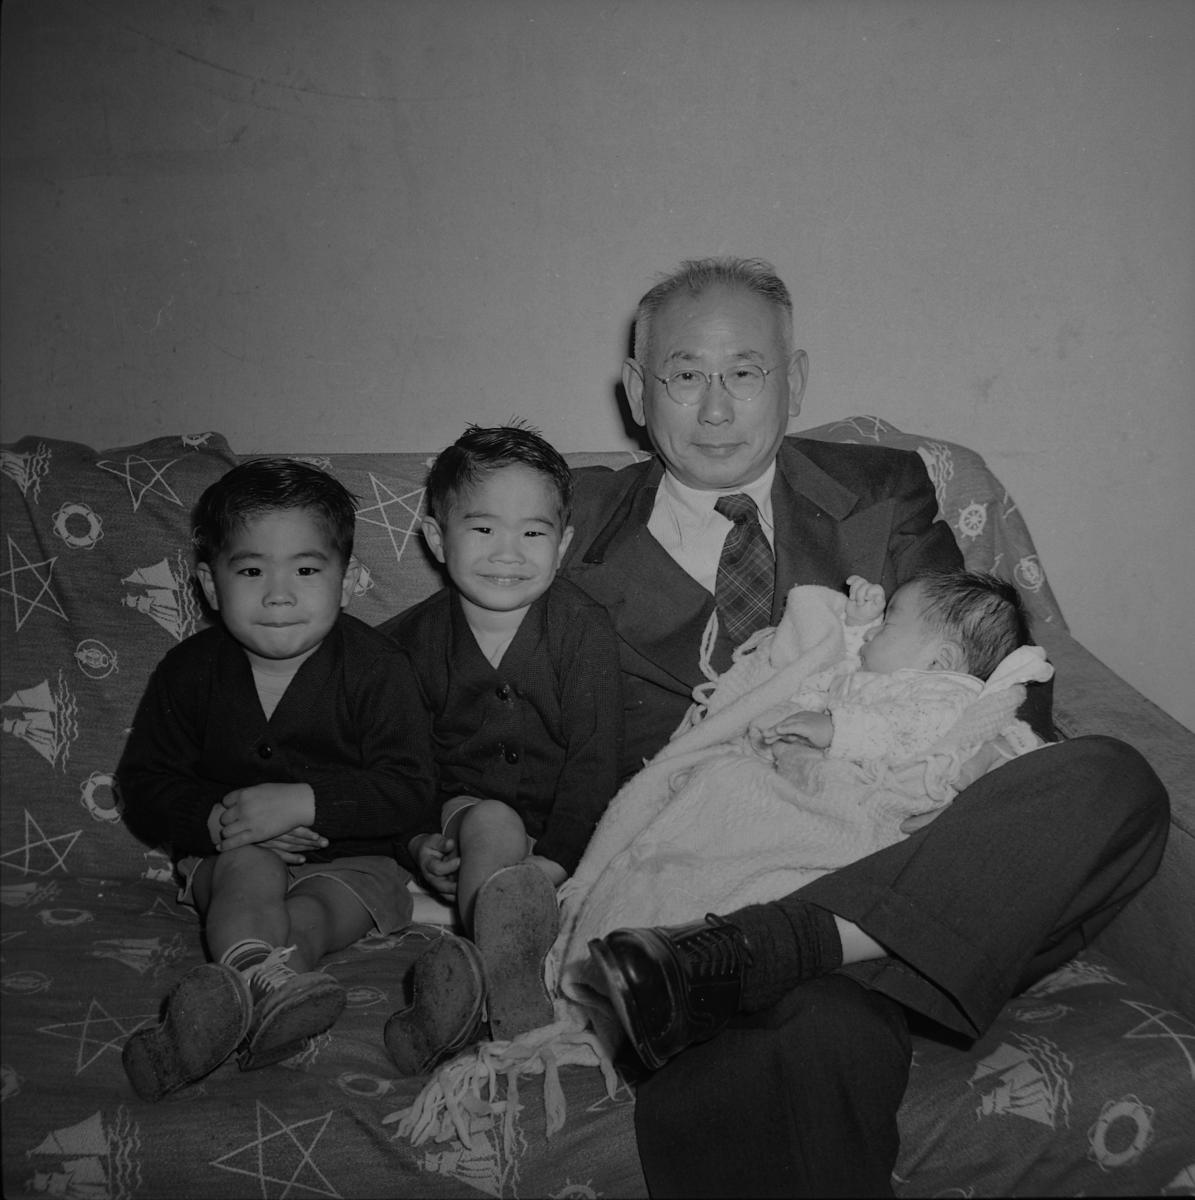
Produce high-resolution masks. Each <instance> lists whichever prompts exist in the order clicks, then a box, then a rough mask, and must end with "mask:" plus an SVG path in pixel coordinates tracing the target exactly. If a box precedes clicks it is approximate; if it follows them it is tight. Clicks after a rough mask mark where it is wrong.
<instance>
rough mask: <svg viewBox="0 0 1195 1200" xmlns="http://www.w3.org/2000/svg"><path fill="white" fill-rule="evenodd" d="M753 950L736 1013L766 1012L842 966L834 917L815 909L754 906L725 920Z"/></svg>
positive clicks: (811, 907) (822, 910)
mask: <svg viewBox="0 0 1195 1200" xmlns="http://www.w3.org/2000/svg"><path fill="white" fill-rule="evenodd" d="M726 920H727V921H728V922H729V923H730V924H731V925H736V926H737V927H738V928H739V929H740V930H741V931H742V933H743V935H744V937H746V939H747V943H748V945H749V946H750V947H751V965H750V966H749V967H748V968H747V971H746V973H745V976H744V978H743V994H742V997H741V999H740V1001H739V1008H740V1009H741V1010H742V1011H743V1012H758V1011H759V1010H760V1009H763V1008H770V1007H771V1006H772V1005H773V1004H775V1003H777V1001H779V1000H780V999H781V997H782V996H785V995H786V994H787V993H788V992H790V991H792V989H793V988H794V987H796V986H797V984H798V983H803V982H804V981H805V980H807V979H814V978H816V977H817V976H818V975H825V974H826V973H827V972H828V971H833V970H834V969H835V968H836V967H840V966H842V939H841V938H840V937H839V936H838V926H837V925H836V924H835V923H834V914H833V913H832V912H830V911H829V910H828V909H825V908H819V907H818V906H817V905H816V904H809V903H806V902H802V903H799V904H785V905H780V904H774V903H773V904H752V905H750V906H749V907H748V908H742V909H739V911H738V912H736V913H734V914H732V915H730V916H728V917H727V918H726Z"/></svg>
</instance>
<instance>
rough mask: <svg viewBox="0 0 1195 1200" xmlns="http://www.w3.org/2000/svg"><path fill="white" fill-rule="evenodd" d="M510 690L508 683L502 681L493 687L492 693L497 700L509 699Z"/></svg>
mask: <svg viewBox="0 0 1195 1200" xmlns="http://www.w3.org/2000/svg"><path fill="white" fill-rule="evenodd" d="M510 692H511V688H510V684H509V683H504V684H502V685H501V686H500V687H497V688H495V689H494V695H495V696H497V697H498V699H499V700H509V699H510Z"/></svg>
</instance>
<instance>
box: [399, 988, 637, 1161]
mask: <svg viewBox="0 0 1195 1200" xmlns="http://www.w3.org/2000/svg"><path fill="white" fill-rule="evenodd" d="M556 1015H557V1020H555V1021H554V1022H553V1023H552V1024H550V1025H544V1026H541V1027H540V1028H539V1029H532V1030H530V1031H528V1032H527V1033H523V1034H520V1035H519V1036H518V1037H517V1038H514V1039H512V1040H511V1041H495V1042H481V1043H479V1044H478V1045H476V1046H473V1047H472V1048H470V1049H469V1050H466V1051H464V1052H463V1053H461V1054H458V1055H457V1057H456V1058H454V1059H452V1060H451V1061H450V1062H448V1063H445V1064H444V1066H442V1067H440V1069H439V1070H438V1071H437V1072H436V1073H435V1074H434V1075H433V1076H432V1077H431V1079H429V1080H428V1082H427V1083H426V1084H424V1086H423V1088H422V1090H421V1091H420V1093H419V1095H418V1096H417V1097H416V1098H415V1101H414V1103H413V1104H411V1105H410V1107H408V1108H404V1109H400V1110H399V1111H398V1112H393V1113H390V1114H389V1115H388V1116H386V1117H383V1118H382V1124H383V1125H392V1124H395V1123H397V1128H396V1130H395V1132H394V1135H393V1136H394V1137H395V1138H407V1139H408V1140H409V1141H410V1142H411V1144H412V1145H413V1146H419V1145H422V1144H423V1143H424V1142H426V1141H428V1140H429V1139H430V1140H432V1141H435V1142H437V1143H442V1142H450V1141H457V1142H459V1143H460V1144H461V1145H462V1146H463V1147H464V1148H465V1149H467V1150H477V1149H478V1146H477V1144H476V1141H475V1139H476V1137H477V1136H478V1135H480V1134H483V1133H485V1132H487V1131H489V1130H492V1129H495V1127H496V1126H497V1125H498V1122H499V1120H500V1121H501V1137H502V1142H503V1145H504V1147H505V1148H506V1151H507V1153H512V1152H513V1151H514V1149H515V1143H516V1141H517V1139H518V1127H517V1125H516V1118H517V1116H518V1112H519V1107H520V1105H519V1079H520V1077H522V1076H531V1075H541V1074H542V1075H543V1077H544V1084H543V1092H544V1114H545V1131H546V1134H547V1136H548V1137H549V1138H550V1137H551V1136H552V1135H553V1134H554V1133H556V1132H558V1131H559V1130H560V1129H562V1128H563V1127H564V1123H565V1120H566V1119H567V1116H568V1112H567V1104H566V1102H565V1096H564V1086H563V1084H562V1083H561V1079H560V1068H561V1067H563V1066H586V1067H597V1068H598V1069H599V1070H600V1071H601V1072H602V1077H603V1079H604V1082H605V1085H606V1094H607V1095H608V1096H609V1097H610V1098H611V1099H613V1098H614V1095H615V1093H616V1092H617V1090H618V1073H617V1071H616V1070H615V1069H614V1064H613V1062H612V1061H611V1059H610V1055H609V1053H608V1051H607V1050H606V1048H605V1047H604V1045H603V1044H602V1041H601V1039H600V1038H599V1037H598V1036H597V1034H596V1033H595V1032H594V1030H593V1028H592V1027H591V1025H590V1023H589V1022H588V1021H587V1020H585V1019H584V1018H581V1017H579V1016H578V1015H577V1014H576V1012H575V1010H571V1011H570V1009H569V1007H568V1006H567V1005H565V1004H562V1003H561V1002H559V1001H558V1002H557V1014H556ZM501 1081H504V1082H505V1096H503V1095H502V1094H501V1091H502V1083H501Z"/></svg>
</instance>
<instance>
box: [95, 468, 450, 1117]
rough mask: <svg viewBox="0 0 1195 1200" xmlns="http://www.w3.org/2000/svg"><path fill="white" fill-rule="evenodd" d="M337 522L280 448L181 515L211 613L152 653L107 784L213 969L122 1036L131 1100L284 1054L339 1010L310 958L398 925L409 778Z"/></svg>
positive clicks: (398, 683)
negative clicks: (171, 866) (150, 1022)
mask: <svg viewBox="0 0 1195 1200" xmlns="http://www.w3.org/2000/svg"><path fill="white" fill-rule="evenodd" d="M354 520H355V514H354V506H353V498H352V496H351V495H350V494H349V493H348V492H347V491H346V490H345V488H344V487H343V486H342V485H341V484H340V483H339V482H338V481H337V480H335V479H334V478H333V477H332V476H330V475H328V474H326V473H325V472H323V471H320V470H317V469H316V468H314V467H311V466H308V465H307V464H305V463H302V462H297V461H294V460H290V459H257V460H254V461H251V462H248V463H244V464H242V465H241V466H238V467H235V468H233V470H231V471H229V472H228V473H227V474H226V475H224V476H223V477H222V478H221V479H220V480H218V481H217V482H216V483H214V484H213V485H212V486H211V487H210V488H208V489H207V491H206V492H205V493H204V494H203V496H202V497H201V498H200V501H199V504H198V505H197V507H196V510H195V544H196V553H197V558H198V567H197V573H198V576H199V582H200V585H201V587H202V589H203V593H204V596H205V597H206V599H207V601H208V604H209V605H210V607H211V609H212V610H213V612H214V613H215V614H216V615H217V616H218V617H219V620H220V623H219V625H218V626H217V627H215V628H212V629H207V630H204V631H203V632H201V633H198V634H196V635H195V636H194V637H191V638H188V639H187V640H186V641H185V642H183V643H182V644H181V645H179V646H177V647H176V648H175V649H173V650H172V651H170V653H169V654H167V655H166V657H165V658H164V659H163V661H162V662H161V663H160V664H159V666H158V668H157V670H156V671H155V672H154V676H153V678H152V679H151V681H150V684H149V687H148V689H147V691H146V694H145V697H144V699H143V700H142V702H141V706H140V708H139V709H138V712H137V716H136V719H135V721H134V724H133V728H132V731H131V733H130V736H129V741H128V744H127V746H126V749H125V753H124V756H123V758H122V760H121V764H120V768H119V772H118V776H119V781H120V786H121V790H122V794H123V796H124V800H125V804H126V814H127V817H128V819H129V821H130V824H131V826H132V827H133V828H135V829H139V831H144V833H145V834H146V836H148V837H149V838H150V839H151V840H155V841H156V840H164V841H165V842H167V843H168V845H169V847H170V850H171V854H172V856H173V858H174V860H175V862H176V865H177V868H178V871H179V873H180V875H181V876H182V878H183V879H184V881H185V883H184V887H183V890H182V892H181V893H180V900H182V901H183V902H185V903H189V904H192V905H194V907H195V908H196V909H197V910H198V912H199V914H200V916H201V918H202V920H203V931H204V939H205V942H206V946H207V951H208V953H209V955H210V957H211V959H212V961H210V962H208V963H205V964H204V965H203V966H200V967H196V968H194V969H192V970H191V971H189V972H187V973H186V974H185V975H184V976H183V977H182V978H181V979H180V980H179V981H178V983H177V984H176V985H175V987H174V988H173V990H172V991H171V993H170V994H169V996H168V997H167V1002H166V1012H165V1016H164V1018H163V1021H162V1023H161V1025H160V1026H158V1027H157V1028H154V1029H146V1030H141V1031H139V1032H137V1033H135V1034H134V1035H133V1036H132V1037H131V1038H130V1039H129V1040H128V1042H127V1043H126V1044H125V1048H124V1052H123V1061H124V1066H125V1071H126V1073H127V1074H128V1077H129V1079H130V1081H131V1083H132V1084H133V1087H134V1089H135V1090H136V1091H137V1093H138V1094H139V1095H140V1096H141V1097H142V1098H144V1099H147V1100H157V1099H160V1098H161V1097H162V1096H165V1095H167V1094H169V1093H170V1092H173V1091H176V1090H178V1089H179V1088H181V1087H184V1086H185V1085H187V1084H189V1083H193V1082H195V1081H196V1080H197V1079H199V1078H201V1077H202V1076H204V1075H206V1074H208V1073H209V1072H210V1071H212V1070H214V1069H215V1068H216V1067H218V1066H219V1065H220V1063H222V1062H223V1061H224V1060H225V1059H226V1058H228V1056H229V1055H230V1054H232V1052H233V1051H234V1050H236V1049H237V1048H238V1047H240V1048H241V1054H240V1065H241V1067H242V1069H250V1068H255V1067H263V1066H268V1065H270V1064H271V1063H276V1062H279V1061H281V1060H282V1059H284V1058H287V1057H289V1056H291V1055H292V1054H294V1053H296V1052H297V1051H298V1050H299V1049H301V1048H302V1046H303V1044H304V1042H305V1040H306V1039H307V1038H310V1037H313V1036H315V1035H316V1034H318V1033H321V1032H323V1030H325V1029H327V1028H328V1026H330V1025H331V1024H332V1023H333V1022H334V1021H335V1020H336V1018H337V1016H338V1015H339V1014H340V1011H341V1010H342V1009H343V1007H344V1004H345V993H344V990H343V988H342V987H341V986H340V985H339V984H338V983H337V982H336V981H335V979H333V978H332V977H331V976H330V975H328V974H327V973H325V972H323V971H320V970H318V969H317V967H318V965H319V962H320V960H321V959H322V958H323V957H324V956H325V955H327V954H329V953H331V952H332V951H335V950H338V949H341V948H343V947H344V946H347V945H349V944H351V943H352V942H354V941H356V940H357V939H358V938H359V937H361V936H362V935H363V934H365V933H366V932H368V931H369V930H370V929H373V928H376V929H378V930H379V931H381V932H382V933H389V932H392V931H393V930H395V929H399V928H402V927H403V926H404V925H406V924H407V923H408V922H409V920H410V913H411V899H410V895H409V893H408V891H407V886H406V885H407V883H408V882H409V880H410V875H409V873H408V871H406V870H404V868H403V867H402V866H400V865H399V862H398V861H397V860H398V859H400V858H401V859H402V860H403V861H404V862H405V863H406V864H407V865H408V866H411V867H413V866H414V864H413V862H411V860H410V859H409V858H408V857H407V856H406V846H407V843H408V841H409V838H410V836H411V833H412V831H413V830H415V829H417V828H419V827H421V826H423V825H424V824H425V823H426V816H425V814H424V813H423V812H422V811H421V809H420V805H421V804H422V803H424V797H425V796H426V792H427V788H426V780H423V779H421V777H420V771H421V769H422V768H421V762H420V760H419V759H417V758H415V757H412V756H411V755H410V754H409V753H408V751H407V750H406V738H405V733H404V730H403V726H402V722H401V720H400V719H399V713H400V707H399V705H400V703H401V698H402V697H403V696H406V695H408V694H409V687H408V686H407V684H406V674H405V673H406V672H407V671H409V666H408V664H407V661H406V659H405V658H404V657H403V655H402V654H400V653H399V652H398V651H397V649H396V648H395V647H394V645H393V644H392V643H391V642H390V641H389V640H388V639H386V638H385V637H383V636H382V635H381V634H379V633H377V632H375V631H374V630H372V629H370V628H369V626H367V625H365V624H364V623H363V622H361V621H359V620H357V619H356V618H355V617H352V616H349V615H348V614H347V613H345V612H344V611H343V610H344V608H345V607H346V605H347V604H348V602H349V599H350V597H351V595H352V592H353V587H354V585H355V583H356V581H357V578H358V574H359V570H360V568H359V567H358V565H357V563H356V561H355V560H354V559H353V557H352V551H353V532H354Z"/></svg>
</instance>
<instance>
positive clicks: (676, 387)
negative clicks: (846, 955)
mask: <svg viewBox="0 0 1195 1200" xmlns="http://www.w3.org/2000/svg"><path fill="white" fill-rule="evenodd" d="M775 369H776V368H775V367H760V366H757V365H756V364H755V363H739V365H738V366H737V367H730V368H728V369H727V370H725V371H698V370H697V369H696V368H694V367H685V368H684V369H683V370H680V371H674V372H673V373H672V374H671V375H668V376H664V375H657V374H656V373H655V372H654V371H652V372H651V376H652V378H653V379H658V380H659V381H660V383H662V384H663V385H664V388H665V390H666V391H667V392H668V398H669V399H670V400H671V401H672V402H673V403H674V404H679V405H681V406H682V407H684V408H691V407H692V406H693V405H694V404H700V403H701V401H702V400H703V399H704V397H705V394H706V392H707V390H708V389H709V388H711V387H713V385H714V380H715V379H719V380H721V381H722V386H723V387H724V388H725V389H726V392H727V394H728V395H729V396H730V398H731V399H732V400H737V401H738V402H739V403H742V404H745V403H747V402H748V401H749V400H756V399H758V398H759V397H760V396H761V395H762V394H763V389H764V386H765V384H766V383H767V382H768V376H769V375H770V374H771V373H772V372H773V371H774V370H775Z"/></svg>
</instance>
